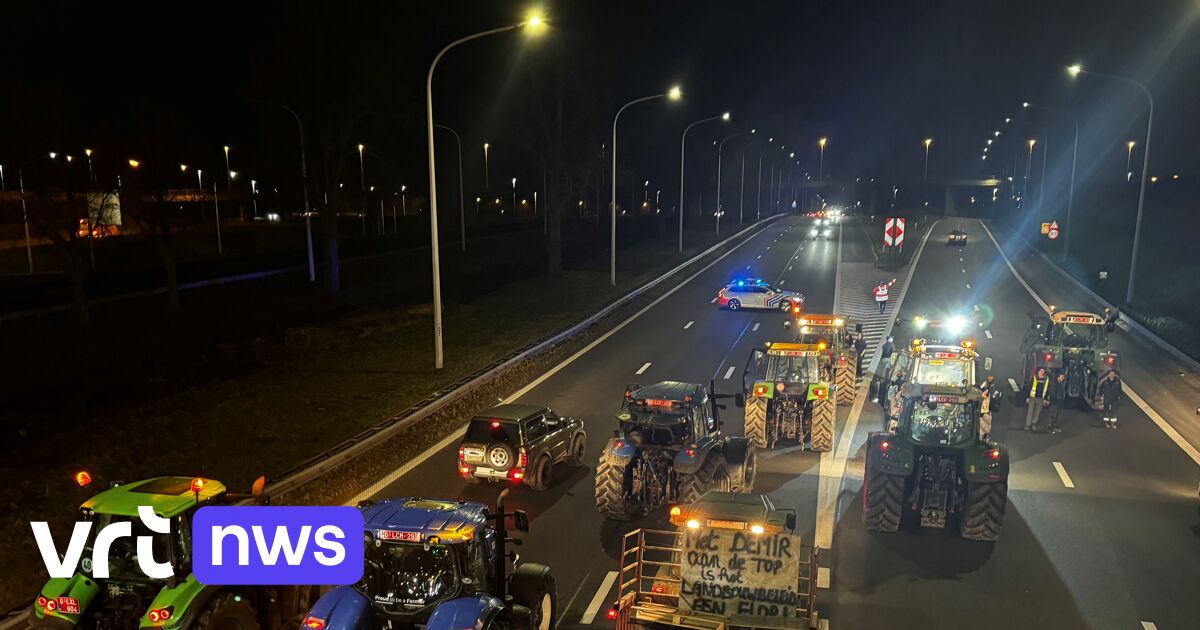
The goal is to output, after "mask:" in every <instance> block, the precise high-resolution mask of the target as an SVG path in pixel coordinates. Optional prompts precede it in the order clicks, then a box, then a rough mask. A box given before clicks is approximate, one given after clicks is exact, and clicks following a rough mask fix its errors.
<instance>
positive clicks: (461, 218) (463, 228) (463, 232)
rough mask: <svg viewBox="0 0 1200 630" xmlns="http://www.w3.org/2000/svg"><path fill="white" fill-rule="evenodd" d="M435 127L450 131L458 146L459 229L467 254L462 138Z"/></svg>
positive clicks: (485, 158)
mask: <svg viewBox="0 0 1200 630" xmlns="http://www.w3.org/2000/svg"><path fill="white" fill-rule="evenodd" d="M434 126H435V127H437V128H439V129H445V130H446V131H449V132H450V133H452V134H454V143H455V144H456V145H457V146H458V223H459V226H458V227H459V231H460V235H459V236H460V238H461V239H462V250H463V252H466V251H467V212H466V210H464V207H465V206H464V205H463V173H462V138H460V137H458V132H457V131H455V130H453V129H451V128H449V127H447V126H446V125H434ZM483 146H484V147H487V144H486V143H485V144H484V145H483ZM484 151H485V152H484V155H485V157H484V160H483V162H484V170H485V171H486V170H487V157H486V155H487V154H486V148H485V150H484ZM484 179H485V180H486V179H487V177H486V176H485V177H484Z"/></svg>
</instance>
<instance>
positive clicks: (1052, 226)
mask: <svg viewBox="0 0 1200 630" xmlns="http://www.w3.org/2000/svg"><path fill="white" fill-rule="evenodd" d="M1050 229H1051V230H1057V229H1058V221H1051V222H1050Z"/></svg>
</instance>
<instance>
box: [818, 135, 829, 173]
mask: <svg viewBox="0 0 1200 630" xmlns="http://www.w3.org/2000/svg"><path fill="white" fill-rule="evenodd" d="M827 140H828V138H821V139H820V140H817V146H819V147H821V161H820V163H819V166H818V167H817V179H819V180H821V181H825V142H826V141H827Z"/></svg>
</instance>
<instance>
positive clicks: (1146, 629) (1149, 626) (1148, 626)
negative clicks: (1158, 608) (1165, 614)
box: [1142, 621, 1158, 630]
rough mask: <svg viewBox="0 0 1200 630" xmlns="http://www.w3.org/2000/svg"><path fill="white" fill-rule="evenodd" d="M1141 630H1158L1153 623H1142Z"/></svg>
mask: <svg viewBox="0 0 1200 630" xmlns="http://www.w3.org/2000/svg"><path fill="white" fill-rule="evenodd" d="M1142 630H1158V626H1156V625H1154V622H1153V621H1143V622H1142Z"/></svg>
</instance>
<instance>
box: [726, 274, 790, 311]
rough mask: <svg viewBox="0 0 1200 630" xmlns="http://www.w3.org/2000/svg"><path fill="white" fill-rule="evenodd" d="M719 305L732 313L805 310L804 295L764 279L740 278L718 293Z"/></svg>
mask: <svg viewBox="0 0 1200 630" xmlns="http://www.w3.org/2000/svg"><path fill="white" fill-rule="evenodd" d="M717 303H718V304H720V305H721V306H722V307H724V308H728V309H729V310H731V311H736V310H739V309H743V308H768V309H775V310H778V311H783V312H785V313H789V312H800V311H802V310H804V295H803V294H802V293H797V292H795V291H784V290H783V289H779V288H776V287H773V286H771V285H770V284H767V282H766V281H765V280H763V279H762V278H740V279H738V280H734V281H733V282H730V283H729V284H728V285H726V286H725V288H724V289H721V290H720V291H718V292H717Z"/></svg>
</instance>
